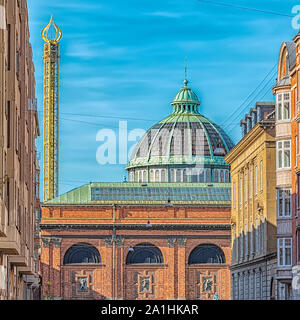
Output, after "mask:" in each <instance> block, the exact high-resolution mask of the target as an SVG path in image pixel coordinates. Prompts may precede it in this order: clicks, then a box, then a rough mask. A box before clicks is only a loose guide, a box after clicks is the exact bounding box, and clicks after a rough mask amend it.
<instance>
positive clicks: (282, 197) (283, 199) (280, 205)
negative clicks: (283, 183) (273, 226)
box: [277, 189, 292, 218]
mask: <svg viewBox="0 0 300 320" xmlns="http://www.w3.org/2000/svg"><path fill="white" fill-rule="evenodd" d="M291 201H292V197H291V190H289V189H287V190H284V189H278V190H277V217H278V218H286V217H290V216H291V214H292V210H291Z"/></svg>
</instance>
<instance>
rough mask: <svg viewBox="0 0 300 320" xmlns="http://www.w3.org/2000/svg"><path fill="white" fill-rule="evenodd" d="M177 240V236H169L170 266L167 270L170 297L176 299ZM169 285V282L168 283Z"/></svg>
mask: <svg viewBox="0 0 300 320" xmlns="http://www.w3.org/2000/svg"><path fill="white" fill-rule="evenodd" d="M175 242H176V238H174V237H169V238H167V243H168V249H167V252H168V264H169V268H168V271H167V278H168V291H169V294H168V297H167V298H168V299H174V298H175V294H176V293H175V283H176V278H175V277H176V275H175V273H176V270H175V268H176V256H175ZM166 285H167V284H166Z"/></svg>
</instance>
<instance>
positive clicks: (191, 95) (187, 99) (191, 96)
mask: <svg viewBox="0 0 300 320" xmlns="http://www.w3.org/2000/svg"><path fill="white" fill-rule="evenodd" d="M187 84H188V81H187V80H184V87H183V88H182V89H181V90H180V91H179V92H178V93H177V94H176V96H175V98H174V100H173V102H172V105H176V104H182V103H188V104H192V105H200V101H199V99H198V97H197V95H196V93H195V92H194V91H192V89H190V88H189V87H188V86H187Z"/></svg>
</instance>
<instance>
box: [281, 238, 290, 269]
mask: <svg viewBox="0 0 300 320" xmlns="http://www.w3.org/2000/svg"><path fill="white" fill-rule="evenodd" d="M277 248H278V266H280V267H286V266H291V265H292V239H291V238H280V239H278V244H277Z"/></svg>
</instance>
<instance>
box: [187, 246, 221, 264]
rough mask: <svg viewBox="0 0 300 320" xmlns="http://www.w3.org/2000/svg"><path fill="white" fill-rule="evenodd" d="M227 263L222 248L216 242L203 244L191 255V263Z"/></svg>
mask: <svg viewBox="0 0 300 320" xmlns="http://www.w3.org/2000/svg"><path fill="white" fill-rule="evenodd" d="M211 263H219V264H220V263H226V261H225V255H224V252H223V251H222V249H220V248H219V247H217V246H216V245H214V244H201V245H200V246H198V247H196V248H195V249H194V250H193V251H192V252H191V254H190V256H189V264H211Z"/></svg>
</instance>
